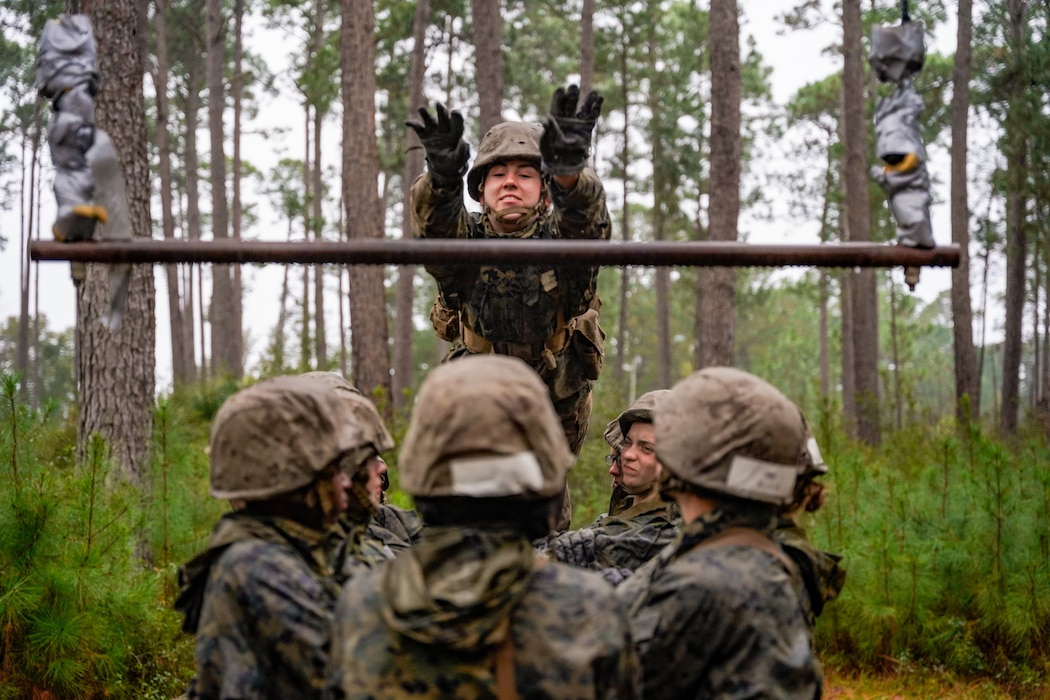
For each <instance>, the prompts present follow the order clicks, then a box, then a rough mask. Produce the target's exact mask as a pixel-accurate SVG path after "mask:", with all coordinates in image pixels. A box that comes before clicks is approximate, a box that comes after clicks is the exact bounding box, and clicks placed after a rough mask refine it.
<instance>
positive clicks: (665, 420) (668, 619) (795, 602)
mask: <svg viewBox="0 0 1050 700" xmlns="http://www.w3.org/2000/svg"><path fill="white" fill-rule="evenodd" d="M654 427H655V441H656V451H657V454H658V455H659V458H660V462H661V464H662V466H663V472H662V473H661V492H666V493H668V494H670V495H672V496H673V497H674V498H675V499H676V501H677V502H678V505H679V507H680V508H681V509H682V511H683V513H686V512H693V513H696V514H697V515H695V516H694V517H693V519H692V520H691V522H688V523H686V524H684V525H683V526H682V528H681V530H680V532H679V534H678V536H677V538H676V539H675V541H674V542H673V543H672V544H671V545H670V546H669V547H667V548H666V549H665V550H663V551H662V552H661V553H660V554H659V555H658V556H657V557H656V558H655V559H653V560H651V561H650V562H649V563H647V564H646V565H645V566H643V567H642V568H640V569H639V570H638V571H637V572H635V574H634V575H633V576H632V577H631V578H630V579H628V580H627V581H626V582H625V583H624V584H623V585H622V586H620V587H619V588H618V589H617V593H618V594H619V595H620V598H621V600H623V601H624V603H625V604H626V605H627V606H628V609H629V614H630V618H631V637H632V640H633V641H634V643H635V645H636V648H637V650H638V654H639V658H640V660H641V664H642V679H643V687H642V689H643V695H649V696H650V697H673V698H679V697H683V698H684V697H698V698H727V699H729V698H785V699H788V698H792V699H799V700H802V699H805V700H811V699H812V698H816V697H819V696H820V693H821V685H822V675H823V674H822V670H821V666H820V663H819V662H818V661H817V659H816V657H815V655H814V653H813V643H812V636H811V629H810V627H809V625H808V621H807V619H806V615H805V612H804V611H803V607H802V605H801V601H800V591H799V590H798V588H797V582H798V581H799V580H800V578H799V576H798V574H797V573H796V572H795V565H794V564H793V563H792V561H791V559H790V558H789V557H788V556H787V555H786V554H785V553H784V552H783V550H782V549H780V548H779V547H778V546H777V545H776V544H775V543H774V542H773V541H772V539H771V537H772V535H773V532H774V529H775V525H776V520H777V513H778V510H779V508H780V507H782V506H783V505H785V504H786V503H787V502H788V501H789V500H790V499H791V497H792V492H793V489H794V485H795V479H796V475H797V473H798V470H799V466H798V465H799V464H800V463H801V461H802V459H803V455H804V453H805V450H806V445H805V438H806V430H805V425H804V421H803V418H802V414H801V411H799V410H798V407H797V406H795V405H794V404H793V403H792V402H791V401H790V400H788V399H787V398H786V397H785V396H784V395H783V394H781V393H780V392H779V391H777V390H776V389H775V388H774V387H772V386H770V385H769V384H767V383H766V382H764V381H762V380H760V379H758V378H757V377H754V376H753V375H750V374H747V373H746V372H741V371H739V370H734V369H730V368H724V367H711V368H706V369H704V370H701V371H699V372H696V373H694V374H693V375H691V376H689V377H687V378H686V379H683V380H682V381H680V382H679V383H678V384H676V385H675V386H674V387H673V388H672V389H671V391H670V393H669V394H668V396H667V397H666V398H664V399H661V401H660V403H659V405H658V406H657V409H656V414H655V422H654ZM687 507H688V509H687Z"/></svg>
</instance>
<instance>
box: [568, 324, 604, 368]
mask: <svg viewBox="0 0 1050 700" xmlns="http://www.w3.org/2000/svg"><path fill="white" fill-rule="evenodd" d="M573 325H574V326H575V328H574V330H573V334H572V341H571V342H572V351H573V352H574V353H575V354H576V358H577V359H578V360H579V363H580V367H581V370H582V372H583V376H584V378H585V379H592V380H593V379H597V378H598V375H599V374H601V372H602V364H603V362H604V359H605V331H603V330H602V329H601V326H599V325H598V309H597V308H596V307H595V306H592V308H590V309H588V310H587V311H585V312H584V313H582V314H580V315H579V316H577V317H576V318H574V319H573Z"/></svg>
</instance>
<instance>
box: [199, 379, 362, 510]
mask: <svg viewBox="0 0 1050 700" xmlns="http://www.w3.org/2000/svg"><path fill="white" fill-rule="evenodd" d="M367 442H368V441H367V439H366V436H365V433H364V431H363V430H362V429H361V428H360V426H358V424H357V423H356V422H355V421H354V419H353V416H352V414H351V413H350V411H349V408H348V407H347V404H346V402H344V401H341V400H340V399H339V398H338V397H337V396H336V395H335V394H334V393H333V392H332V391H330V390H328V389H325V388H324V387H322V386H320V385H319V384H318V383H317V382H316V381H315V380H309V379H303V378H302V377H276V378H274V379H267V380H264V381H261V382H259V383H258V384H255V385H253V386H250V387H248V388H246V389H242V390H240V391H238V392H237V393H235V394H234V395H233V396H231V397H230V398H228V399H226V402H225V403H223V405H222V406H221V407H220V408H219V412H218V414H216V416H215V420H214V422H213V423H212V430H211V457H210V461H211V495H212V496H214V497H216V498H222V499H238V500H248V501H255V500H266V499H270V498H273V497H275V496H279V495H281V494H285V493H290V492H292V491H295V490H296V489H299V488H301V487H303V486H307V485H309V484H310V483H311V482H313V481H314V479H316V478H317V475H318V473H320V472H321V471H323V470H324V469H325V468H326V467H327V466H328V465H329V464H331V463H332V462H333V461H334V460H335V459H336V458H337V457H340V456H341V455H343V454H344V453H346V452H348V451H350V450H353V449H357V448H360V447H361V446H362V445H364V444H367Z"/></svg>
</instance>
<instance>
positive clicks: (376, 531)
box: [367, 504, 423, 554]
mask: <svg viewBox="0 0 1050 700" xmlns="http://www.w3.org/2000/svg"><path fill="white" fill-rule="evenodd" d="M422 530H423V521H422V520H420V518H419V515H417V514H416V512H415V511H414V510H405V509H404V508H398V507H397V506H392V505H389V504H384V505H381V506H379V510H378V511H376V514H375V516H374V517H373V518H372V522H371V523H369V524H368V533H367V536H368V537H371V538H373V539H375V540H378V541H380V542H382V543H383V544H384V545H386V546H387V547H389V548H390V550H391V551H393V552H394V554H399V553H401V552H403V551H404V550H406V549H408V548H409V547H411V546H412V545H413V544H414V543H415V542H416V540H418V539H419V535H420V533H421V532H422Z"/></svg>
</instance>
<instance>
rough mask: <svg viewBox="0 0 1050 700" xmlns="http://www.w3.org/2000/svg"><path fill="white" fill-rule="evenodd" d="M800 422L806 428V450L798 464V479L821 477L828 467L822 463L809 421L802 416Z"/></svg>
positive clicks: (822, 458) (822, 459)
mask: <svg viewBox="0 0 1050 700" xmlns="http://www.w3.org/2000/svg"><path fill="white" fill-rule="evenodd" d="M802 422H803V423H804V424H805V426H806V449H805V450H804V452H803V455H802V462H801V463H800V464H799V469H798V475H799V478H813V477H818V476H823V475H824V474H827V473H828V465H827V464H826V463H825V462H824V457H823V456H822V455H821V454H820V446H819V445H817V438H816V437H814V435H813V430H812V428H810V427H809V421H808V420H806V416H805V415H803V416H802Z"/></svg>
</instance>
